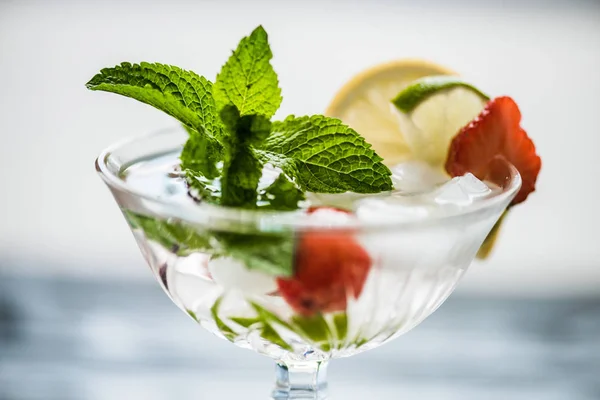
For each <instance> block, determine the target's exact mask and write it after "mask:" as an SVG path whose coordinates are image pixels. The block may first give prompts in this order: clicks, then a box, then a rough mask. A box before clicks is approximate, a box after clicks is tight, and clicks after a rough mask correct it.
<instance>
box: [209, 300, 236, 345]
mask: <svg viewBox="0 0 600 400" xmlns="http://www.w3.org/2000/svg"><path fill="white" fill-rule="evenodd" d="M222 301H223V297H219V298H218V299H217V301H215V304H213V306H212V307H211V308H210V314H211V315H212V317H213V320H214V321H215V324H216V325H217V328H219V331H220V332H221V333H222V334H223V336H225V338H226V339H227V340H229V341H230V342H233V340H234V339H235V337H236V333H235V332H234V331H233V329H231V328H230V327H229V326H228V325H227V324H226V323H225V322H223V320H222V319H221V317H219V308H220V307H221V302H222Z"/></svg>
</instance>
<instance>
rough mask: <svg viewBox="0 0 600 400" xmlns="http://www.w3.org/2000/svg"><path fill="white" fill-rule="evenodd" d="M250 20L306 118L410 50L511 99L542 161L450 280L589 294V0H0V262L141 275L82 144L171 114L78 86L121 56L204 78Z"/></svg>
mask: <svg viewBox="0 0 600 400" xmlns="http://www.w3.org/2000/svg"><path fill="white" fill-rule="evenodd" d="M258 24H263V25H264V26H265V28H266V29H267V31H268V32H269V34H270V40H271V45H272V48H273V52H274V54H275V59H274V60H273V63H274V66H275V68H276V70H277V72H278V73H279V78H280V84H281V87H282V88H283V96H284V102H283V105H282V107H281V110H280V111H279V113H278V116H279V117H282V116H285V115H286V114H289V113H295V114H309V113H319V112H322V110H323V109H324V108H325V107H326V105H327V104H328V102H329V100H330V99H331V98H332V96H333V94H334V93H335V92H336V90H337V89H338V88H339V87H340V86H341V85H342V84H343V83H344V82H345V81H346V80H348V79H349V78H350V77H351V76H352V75H354V74H355V73H357V72H359V71H361V70H362V69H364V68H366V67H369V66H371V65H374V64H377V63H379V62H383V61H387V60H391V59H396V58H402V57H423V58H427V59H431V60H433V61H435V62H438V63H442V64H446V65H448V66H449V67H451V68H453V69H455V70H457V71H459V72H460V73H461V74H462V75H463V76H464V77H466V78H467V79H469V80H471V81H472V82H474V83H476V84H477V85H479V86H481V87H482V88H484V90H485V91H487V92H489V93H491V94H497V95H500V94H509V95H511V96H512V97H514V98H515V99H516V100H517V102H518V103H519V105H520V107H521V110H522V113H523V115H524V120H523V124H524V126H525V128H526V129H527V130H528V132H529V134H530V136H531V137H532V138H533V139H534V141H535V143H536V145H537V148H538V151H539V154H541V156H542V161H543V167H542V173H541V175H540V177H539V180H538V191H537V192H536V193H535V194H533V195H532V196H531V197H530V198H529V199H528V201H527V203H526V204H524V205H522V206H519V207H517V208H515V209H514V211H513V212H512V213H511V214H512V215H511V216H510V218H509V219H508V221H507V223H506V225H505V227H504V228H505V229H504V231H503V235H502V237H501V240H500V242H499V246H498V248H497V249H496V251H495V253H494V255H493V258H492V260H491V261H489V262H487V263H486V264H478V265H475V266H474V268H472V269H471V271H470V273H469V274H468V276H467V278H465V281H464V283H463V284H462V285H461V289H460V290H462V291H463V292H477V293H487V294H489V293H493V294H499V295H519V296H521V295H544V296H562V295H570V294H581V295H590V294H598V293H600V261H599V260H600V243H599V238H600V235H599V234H598V230H599V224H600V211H599V209H600V207H599V201H600V196H599V190H598V187H599V186H598V179H600V161H599V160H598V154H599V152H600V129H599V128H598V127H599V123H598V117H599V114H600V102H599V100H598V97H599V93H600V73H599V72H600V3H598V2H595V1H593V0H589V1H567V0H565V1H562V2H559V1H529V2H527V1H522V2H518V1H510V2H506V1H505V2H500V1H495V2H490V3H489V5H488V3H487V2H484V1H480V2H476V1H473V2H468V1H462V2H459V3H456V2H450V1H448V2H444V1H441V0H438V1H436V2H425V1H421V2H416V1H398V0H396V1H391V0H390V1H384V0H379V1H364V2H360V1H348V2H342V1H334V0H329V1H325V0H323V1H301V2H286V1H271V2H269V1H246V2H244V1H241V0H240V1H220V2H216V1H215V2H207V1H195V2H192V1H187V2H186V1H170V2H167V1H165V2H157V1H144V2H141V1H140V2H132V1H119V2H117V1H114V2H110V1H103V2H100V1H97V2H95V1H79V2H76V1H71V2H69V1H63V2H60V1H37V2H17V1H7V0H0V135H1V136H0V137H1V141H0V183H1V186H0V213H1V214H0V268H1V269H4V270H10V271H12V272H15V273H27V274H29V273H32V274H41V275H52V274H76V275H80V276H84V277H89V278H91V277H109V276H112V277H114V276H122V277H126V278H128V279H144V280H150V279H152V278H151V276H150V274H149V273H148V272H147V271H146V270H145V268H143V265H144V263H143V261H142V258H141V256H140V254H139V252H138V249H137V247H136V246H135V243H134V241H133V238H132V236H131V234H130V232H129V230H128V228H127V226H126V224H125V222H124V220H122V217H121V215H120V213H119V212H118V210H117V207H116V205H115V203H114V201H113V200H112V198H111V196H110V194H109V192H108V190H107V189H106V188H105V187H104V186H103V184H102V183H101V181H100V179H99V178H98V177H97V176H96V174H95V171H94V168H93V161H94V158H95V156H96V155H97V154H98V153H99V152H100V150H102V149H103V148H104V147H106V146H108V145H109V144H111V143H113V142H115V141H117V140H120V139H122V138H125V137H127V136H131V135H138V134H143V133H146V132H148V131H151V130H155V129H157V128H161V127H165V126H170V125H173V122H172V121H171V120H170V118H169V117H167V116H166V115H163V114H162V113H160V112H158V111H156V110H154V109H152V108H150V107H148V106H145V105H142V104H139V103H137V102H135V101H133V100H130V99H125V98H120V97H118V96H116V95H111V94H105V93H92V92H89V91H87V90H86V89H85V87H84V84H85V82H87V81H88V80H89V78H91V77H92V76H93V75H94V74H95V73H96V72H97V71H98V70H99V69H100V68H102V67H105V66H112V65H114V64H117V63H119V62H121V61H133V62H137V61H157V62H164V63H169V64H174V65H178V66H181V67H184V68H186V69H192V70H195V71H197V72H198V73H200V74H202V75H206V76H207V77H209V78H212V77H214V75H215V74H216V72H217V71H218V70H219V68H220V66H221V64H222V63H223V62H224V61H225V60H226V59H227V57H228V55H229V52H230V50H231V49H232V48H234V47H235V45H236V44H237V42H238V40H239V39H240V38H241V37H242V36H244V35H246V34H248V33H249V32H250V31H251V30H252V29H253V28H254V27H256V26H257V25H258Z"/></svg>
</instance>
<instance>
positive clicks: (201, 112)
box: [86, 62, 222, 138]
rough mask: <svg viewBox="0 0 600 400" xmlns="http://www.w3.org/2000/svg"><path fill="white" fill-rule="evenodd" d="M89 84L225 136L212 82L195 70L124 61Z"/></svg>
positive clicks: (205, 131)
mask: <svg viewBox="0 0 600 400" xmlns="http://www.w3.org/2000/svg"><path fill="white" fill-rule="evenodd" d="M86 86H87V88H88V89H90V90H102V91H105V92H112V93H117V94H120V95H123V96H127V97H131V98H134V99H136V100H139V101H141V102H143V103H146V104H149V105H151V106H153V107H155V108H158V109H159V110H162V111H164V112H166V113H167V114H169V115H170V116H172V117H174V118H176V119H177V120H179V121H180V122H182V123H183V124H185V125H187V126H189V127H190V128H193V129H194V130H195V131H196V132H199V133H205V134H207V135H209V136H213V137H216V138H219V137H220V136H221V135H222V127H221V123H220V121H219V119H218V114H217V111H216V108H215V102H214V99H213V95H212V91H213V89H212V83H211V82H210V81H208V80H206V79H205V78H204V77H202V76H199V75H197V74H196V73H194V72H191V71H186V70H183V69H181V68H178V67H174V66H170V65H164V64H158V63H156V64H150V63H145V62H143V63H140V64H130V63H126V62H124V63H122V64H121V65H117V66H116V67H114V68H105V69H103V70H102V71H100V73H99V74H97V75H96V76H94V77H93V78H92V79H91V80H90V81H89V82H88V83H87V84H86Z"/></svg>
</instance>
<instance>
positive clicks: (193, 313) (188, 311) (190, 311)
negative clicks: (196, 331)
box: [185, 309, 199, 322]
mask: <svg viewBox="0 0 600 400" xmlns="http://www.w3.org/2000/svg"><path fill="white" fill-rule="evenodd" d="M185 312H187V314H188V315H189V316H190V317H192V318H193V319H194V321H196V322H199V321H198V317H197V316H196V313H195V312H193V311H192V310H189V309H186V310H185Z"/></svg>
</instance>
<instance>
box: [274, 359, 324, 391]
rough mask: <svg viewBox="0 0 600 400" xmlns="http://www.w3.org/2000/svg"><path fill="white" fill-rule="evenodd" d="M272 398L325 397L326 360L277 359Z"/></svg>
mask: <svg viewBox="0 0 600 400" xmlns="http://www.w3.org/2000/svg"><path fill="white" fill-rule="evenodd" d="M275 370H276V374H277V381H276V383H275V389H274V390H273V399H275V400H287V399H313V400H322V399H326V398H327V361H285V362H284V361H278V362H277V364H276V365H275Z"/></svg>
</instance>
